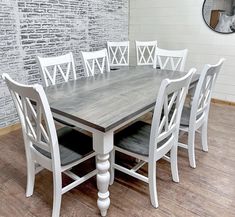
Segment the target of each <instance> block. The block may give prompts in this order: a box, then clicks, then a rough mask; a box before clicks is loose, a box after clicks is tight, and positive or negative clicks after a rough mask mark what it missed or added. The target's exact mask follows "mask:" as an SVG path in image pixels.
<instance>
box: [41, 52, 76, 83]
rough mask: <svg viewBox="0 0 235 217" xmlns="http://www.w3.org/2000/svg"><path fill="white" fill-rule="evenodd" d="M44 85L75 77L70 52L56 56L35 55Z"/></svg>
mask: <svg viewBox="0 0 235 217" xmlns="http://www.w3.org/2000/svg"><path fill="white" fill-rule="evenodd" d="M37 59H38V62H39V65H40V69H41V74H42V80H43V84H44V86H46V87H48V86H49V85H55V84H56V83H60V82H67V81H69V79H70V78H71V79H74V80H75V79H76V78H77V76H76V70H75V64H74V59H73V54H72V52H69V53H68V54H65V55H62V56H58V57H37Z"/></svg>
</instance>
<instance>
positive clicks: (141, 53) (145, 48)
mask: <svg viewBox="0 0 235 217" xmlns="http://www.w3.org/2000/svg"><path fill="white" fill-rule="evenodd" d="M135 46H136V61H137V65H138V66H141V65H153V61H154V53H155V48H156V47H157V41H136V42H135Z"/></svg>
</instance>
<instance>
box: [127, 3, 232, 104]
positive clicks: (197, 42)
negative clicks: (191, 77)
mask: <svg viewBox="0 0 235 217" xmlns="http://www.w3.org/2000/svg"><path fill="white" fill-rule="evenodd" d="M203 2H204V1H203V0H180V1H176V0H145V1H144V0H131V1H130V20H129V23H130V26H129V39H130V41H132V48H131V58H130V60H131V63H132V64H135V61H136V60H135V58H136V57H135V49H134V43H133V42H134V41H135V40H155V39H157V40H158V45H159V47H162V48H167V49H182V48H188V49H189V56H188V60H187V65H186V66H187V68H186V69H189V68H190V67H196V68H197V69H198V71H200V70H201V69H202V67H203V65H204V64H205V63H211V64H213V63H216V62H217V61H218V60H219V58H220V57H225V58H226V62H225V64H224V67H223V70H222V71H221V73H220V75H219V77H218V80H217V83H216V87H215V91H214V94H213V97H214V98H218V99H222V100H228V101H232V102H235V33H234V34H230V35H223V34H218V33H216V32H213V31H212V30H210V29H209V28H208V27H207V26H206V24H205V23H204V20H203V18H202V4H203Z"/></svg>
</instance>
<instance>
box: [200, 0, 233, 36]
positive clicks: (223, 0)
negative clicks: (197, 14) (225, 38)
mask: <svg viewBox="0 0 235 217" xmlns="http://www.w3.org/2000/svg"><path fill="white" fill-rule="evenodd" d="M202 15H203V18H204V21H205V22H206V24H207V25H208V26H209V27H210V28H211V29H212V30H214V31H216V32H219V33H225V34H228V33H234V32H235V0H205V1H204V3H203V7H202Z"/></svg>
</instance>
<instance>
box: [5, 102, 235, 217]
mask: <svg viewBox="0 0 235 217" xmlns="http://www.w3.org/2000/svg"><path fill="white" fill-rule="evenodd" d="M208 136H209V140H208V143H209V152H208V153H205V152H202V151H201V147H200V137H199V136H197V138H196V162H197V168H196V169H191V168H190V167H189V164H188V158H187V152H186V150H183V149H179V158H178V159H179V175H180V183H177V184H176V183H174V182H172V180H171V175H170V166H169V163H168V162H166V161H164V160H160V161H159V163H158V164H157V188H158V197H159V208H158V209H154V208H153V207H152V206H151V204H150V201H149V192H148V185H147V184H145V183H143V182H141V181H139V180H137V179H134V178H131V177H130V176H127V175H124V174H122V173H121V172H116V178H115V182H114V184H113V185H112V186H110V198H111V206H110V209H109V211H108V217H126V216H128V217H129V216H130V217H158V216H159V217H168V216H179V217H181V216H182V217H185V216H186V217H191V216H192V217H194V216H195V217H196V216H200V217H201V216H204V217H234V216H235V107H232V106H230V107H229V106H219V105H214V104H212V106H211V111H210V120H209V129H208ZM185 138H186V137H185ZM185 138H182V140H185ZM117 160H119V161H124V160H125V162H126V164H127V165H132V164H133V163H134V162H135V160H134V159H129V158H128V159H127V158H126V157H125V156H123V155H119V156H118V159H117ZM81 166H82V167H81ZM81 166H80V167H79V168H75V169H76V170H77V172H78V173H80V172H81V173H82V172H84V171H85V169H87V168H88V169H89V168H91V167H93V166H94V161H90V162H87V163H85V164H83V165H81ZM146 171H147V166H145V167H143V169H141V172H142V173H146ZM63 181H64V183H67V182H69V181H70V179H69V178H67V177H63ZM25 187H26V161H25V154H24V144H23V140H22V135H21V131H20V130H17V131H14V132H11V133H9V134H6V135H4V136H0V217H11V216H12V217H18V216H19V217H22V216H24V217H35V216H38V217H41V216H42V217H47V216H51V209H52V174H51V172H49V171H46V170H44V171H42V172H41V173H39V174H38V175H37V176H36V182H35V189H34V194H33V196H32V197H30V198H26V197H25ZM96 199H97V190H96V180H95V178H92V179H90V180H88V181H87V182H85V183H83V184H82V185H80V186H78V187H77V188H75V189H73V190H71V191H70V192H68V193H66V194H65V195H64V196H63V197H62V206H61V216H66V217H73V216H74V217H75V216H81V217H95V216H99V211H98V208H97V206H96Z"/></svg>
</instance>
